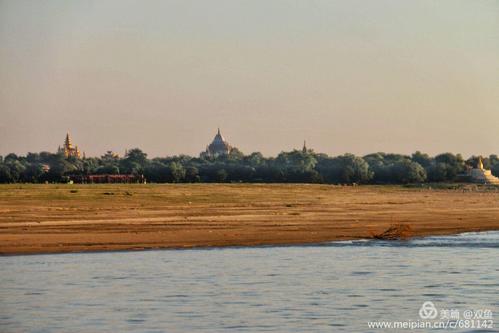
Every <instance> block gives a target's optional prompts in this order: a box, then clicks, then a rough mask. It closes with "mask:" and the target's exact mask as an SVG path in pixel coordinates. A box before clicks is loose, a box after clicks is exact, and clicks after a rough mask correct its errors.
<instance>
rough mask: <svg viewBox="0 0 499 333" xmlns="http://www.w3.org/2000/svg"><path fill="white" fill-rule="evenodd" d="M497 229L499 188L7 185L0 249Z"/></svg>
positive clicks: (72, 249) (266, 241)
mask: <svg viewBox="0 0 499 333" xmlns="http://www.w3.org/2000/svg"><path fill="white" fill-rule="evenodd" d="M394 224H400V225H408V226H410V228H411V234H410V237H411V238H414V237H428V236H439V235H453V234H459V233H464V232H481V231H494V230H499V193H498V192H495V191H494V192H492V191H476V192H463V191H459V190H430V189H420V188H417V189H408V188H405V187H401V186H356V187H341V186H331V185H310V184H306V185H300V184H284V185H282V184H272V185H248V184H196V185H193V186H189V185H185V184H182V185H157V184H154V185H143V186H142V185H141V186H130V185H117V184H116V185H113V184H109V185H99V186H89V185H83V186H78V185H70V186H64V185H11V186H0V255H2V256H11V255H34V254H52V253H78V252H111V251H139V250H157V249H199V248H221V247H251V246H288V245H289V246H300V245H313V244H319V243H325V242H332V241H345V240H357V239H370V238H372V237H373V236H374V235H377V234H380V233H382V232H383V231H385V230H386V229H388V228H389V227H390V226H391V225H394Z"/></svg>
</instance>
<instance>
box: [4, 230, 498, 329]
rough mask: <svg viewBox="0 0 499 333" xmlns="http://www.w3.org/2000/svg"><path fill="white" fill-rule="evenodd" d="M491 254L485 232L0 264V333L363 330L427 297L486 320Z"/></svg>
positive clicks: (412, 311) (493, 281) (491, 240)
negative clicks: (478, 313) (406, 239)
mask: <svg viewBox="0 0 499 333" xmlns="http://www.w3.org/2000/svg"><path fill="white" fill-rule="evenodd" d="M498 249H499V232H489V233H470V234H463V235H459V236H450V237H430V238H425V239H418V240H412V241H409V242H382V241H351V242H336V243H330V244H321V245H309V246H290V247H260V248H224V249H200V250H165V251H145V252H115V253H85V254H60V255H37V256H15V257H1V258H0V264H1V275H0V327H1V331H2V332H68V331H71V332H96V331H99V332H132V331H133V332H164V331H167V332H192V331H202V332H220V331H229V332H233V331H251V332H254V331H270V332H338V331H363V332H366V331H369V329H368V327H367V321H372V320H386V321H395V320H396V321H402V320H417V319H418V318H419V317H418V310H419V308H420V306H421V304H422V303H423V302H424V301H428V300H431V301H433V302H434V303H435V305H436V306H437V307H440V308H447V309H461V310H464V309H483V308H488V309H491V310H492V311H493V312H494V315H495V316H496V317H497V316H499V298H498V297H497V294H498V291H499V261H498V259H497V258H498V255H499V253H498ZM498 320H499V319H498V318H496V327H497V321H498ZM420 331H421V330H420ZM453 331H454V332H455V331H457V330H453Z"/></svg>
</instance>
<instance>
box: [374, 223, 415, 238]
mask: <svg viewBox="0 0 499 333" xmlns="http://www.w3.org/2000/svg"><path fill="white" fill-rule="evenodd" d="M412 234H413V233H412V229H411V227H410V226H409V225H407V224H392V225H391V226H390V227H389V228H388V229H386V230H385V231H383V232H382V233H379V234H374V235H373V238H375V239H382V240H399V239H407V238H409V237H411V236H412Z"/></svg>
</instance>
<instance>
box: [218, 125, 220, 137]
mask: <svg viewBox="0 0 499 333" xmlns="http://www.w3.org/2000/svg"><path fill="white" fill-rule="evenodd" d="M217 134H218V135H220V126H219V127H218V132H217Z"/></svg>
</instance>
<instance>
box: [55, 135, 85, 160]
mask: <svg viewBox="0 0 499 333" xmlns="http://www.w3.org/2000/svg"><path fill="white" fill-rule="evenodd" d="M58 152H59V153H62V154H64V156H65V157H66V158H68V157H76V158H80V157H81V154H80V150H79V149H78V146H74V147H73V144H72V143H71V138H70V137H69V133H67V134H66V139H65V140H64V146H62V147H61V146H59V149H58Z"/></svg>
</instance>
